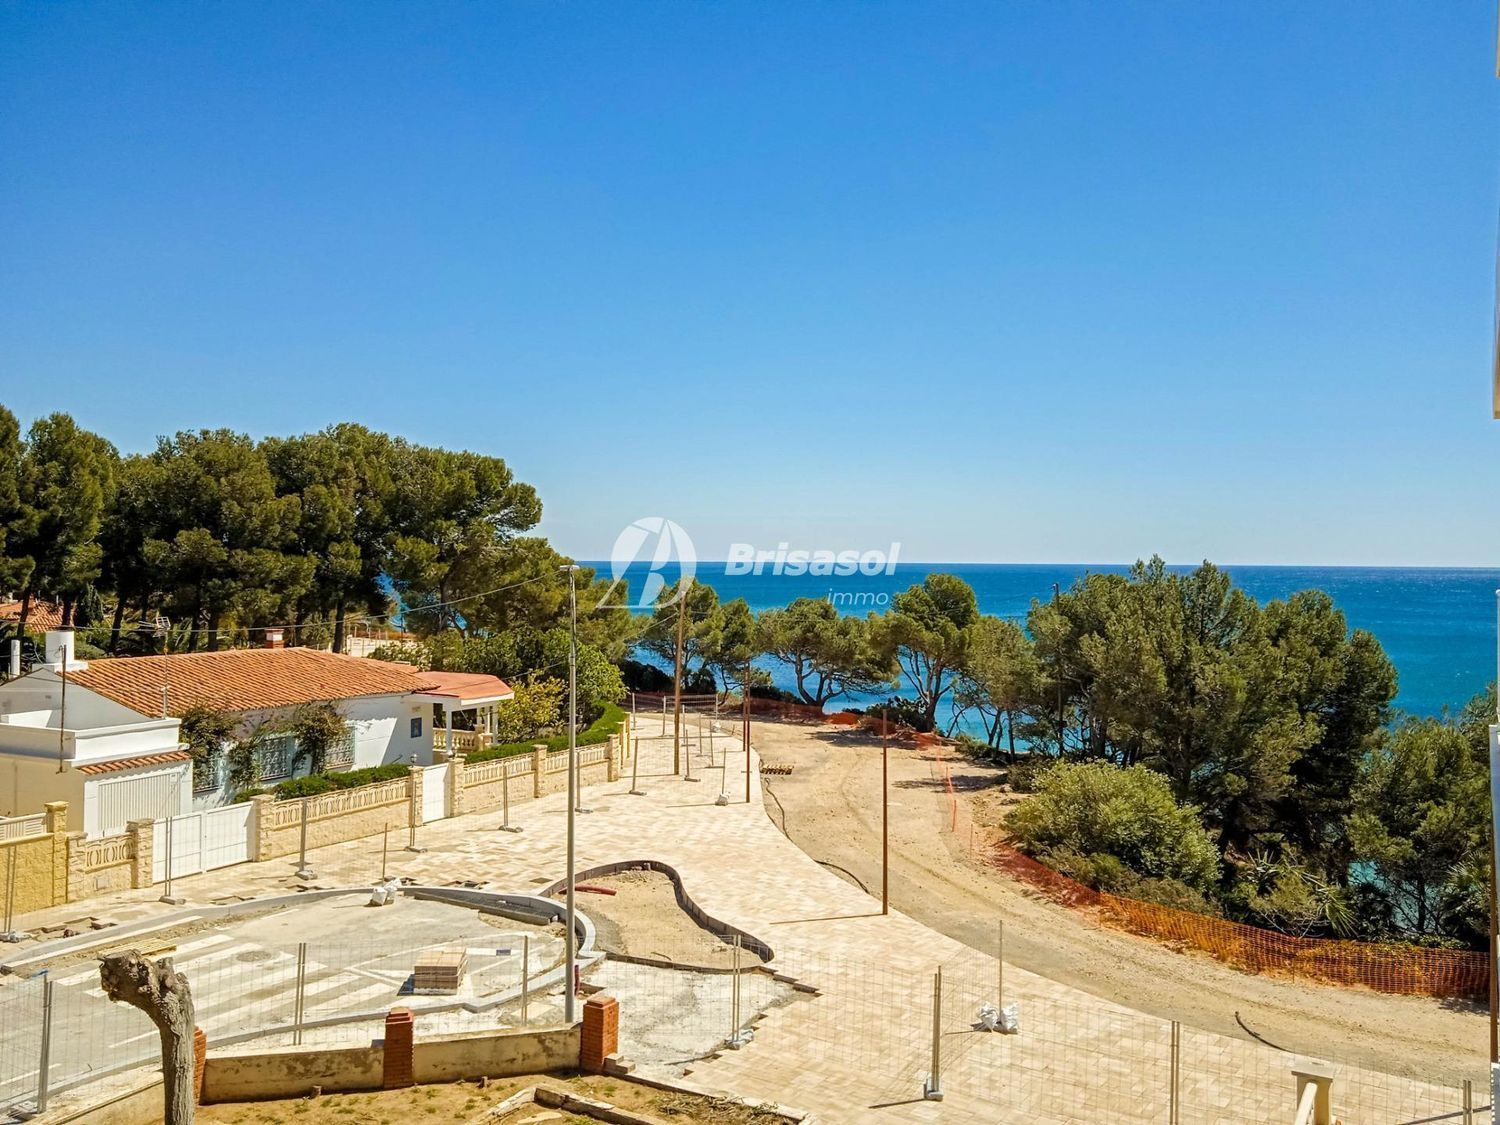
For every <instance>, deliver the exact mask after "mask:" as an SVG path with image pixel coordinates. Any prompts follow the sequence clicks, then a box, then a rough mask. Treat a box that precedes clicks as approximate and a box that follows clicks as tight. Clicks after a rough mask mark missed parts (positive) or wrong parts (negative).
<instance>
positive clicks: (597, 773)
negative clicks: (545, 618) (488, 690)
mask: <svg viewBox="0 0 1500 1125" xmlns="http://www.w3.org/2000/svg"><path fill="white" fill-rule="evenodd" d="M633 750H634V746H633V743H632V739H631V737H630V730H629V723H628V722H624V723H621V724H620V731H619V733H618V734H616V735H613V736H611V737H610V739H609V741H608V742H606V743H601V744H599V745H596V746H583V747H580V748H579V751H578V757H579V769H578V774H579V781H580V783H581V784H583V785H597V784H601V783H603V782H606V781H613V780H616V779H617V778H619V777H621V776H623V775H624V773H625V771H627V770H628V769H629V756H630V754H631V753H632V752H633ZM423 778H424V773H423V771H422V770H420V769H417V770H413V771H412V773H411V774H410V775H409V776H408V777H405V778H397V779H395V780H393V781H381V782H376V783H375V784H373V785H364V786H361V787H360V788H358V789H342V790H337V791H335V792H332V793H323V794H320V795H318V796H316V797H307V798H294V799H292V800H286V801H278V800H276V799H275V798H274V797H272V796H270V795H269V794H261V795H259V796H256V797H252V798H250V800H251V803H252V804H253V805H254V808H253V809H252V810H251V813H250V822H251V829H252V832H253V846H252V848H251V859H252V861H260V862H263V861H265V860H269V859H275V858H278V857H280V856H288V855H295V854H297V852H298V850H299V848H300V847H301V842H302V821H303V816H304V806H305V815H306V818H307V846H308V848H309V849H313V848H320V847H324V846H326V845H328V844H337V843H342V842H344V841H346V840H358V839H365V838H369V837H374V836H379V835H381V833H382V832H383V831H384V830H385V829H386V828H390V829H392V830H400V831H406V830H407V829H408V828H409V826H410V824H411V819H412V816H413V814H415V816H416V819H417V823H418V824H421V823H422V820H421V816H422V814H421V809H422V785H423ZM447 783H448V800H447V806H448V809H449V811H450V815H451V816H463V815H466V814H468V813H479V812H491V811H493V810H495V809H498V808H500V807H501V805H502V803H503V800H504V795H505V788H506V787H507V786H508V787H509V789H510V801H511V804H512V805H517V804H524V803H525V802H527V801H530V800H534V799H535V798H537V797H540V796H543V795H545V794H548V793H559V792H562V791H563V790H565V789H567V787H568V755H567V752H566V751H559V752H555V753H549V752H547V750H546V748H545V747H538V748H537V749H536V750H534V751H532V752H531V753H530V754H526V755H521V756H519V757H515V758H500V759H496V760H494V761H489V762H476V763H473V764H470V763H469V762H467V761H466V760H465V759H464V756H463V755H462V754H459V755H456V756H455V757H454V758H453V761H452V762H451V764H450V765H449V768H448V782H447ZM39 827H40V828H41V829H42V831H40V832H37V833H36V834H34V835H31V836H26V837H22V838H20V839H16V840H0V888H3V884H4V880H5V878H6V874H5V873H6V871H7V870H8V868H7V864H8V863H10V862H12V861H11V860H9V859H8V858H7V857H8V855H9V854H10V853H11V852H14V856H15V858H14V861H13V862H14V864H15V868H14V870H15V906H14V910H15V913H16V915H17V916H19V915H22V914H26V913H29V912H31V911H34V910H43V909H46V908H47V907H49V906H58V905H61V904H62V903H65V902H77V901H79V900H83V899H87V898H90V897H92V896H94V895H101V894H108V893H111V892H113V891H122V890H128V889H130V888H140V887H149V886H151V884H152V882H153V880H152V870H151V868H152V864H151V859H152V854H151V853H152V847H153V842H154V838H155V837H154V828H153V823H152V822H151V821H150V820H137V821H132V822H131V823H130V824H129V825H127V827H126V830H125V832H124V833H123V834H121V835H118V836H108V837H104V838H102V839H96V840H89V839H86V838H85V837H84V835H83V833H81V832H71V833H70V832H69V831H68V804H67V802H66V801H54V802H52V803H51V804H49V805H48V806H47V809H46V813H45V814H44V815H43V816H42V817H41V818H40V820H39ZM0 893H3V891H0Z"/></svg>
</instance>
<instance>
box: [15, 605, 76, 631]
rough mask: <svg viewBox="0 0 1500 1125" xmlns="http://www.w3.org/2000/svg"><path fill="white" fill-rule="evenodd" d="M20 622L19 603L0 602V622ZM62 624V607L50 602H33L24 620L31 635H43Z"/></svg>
mask: <svg viewBox="0 0 1500 1125" xmlns="http://www.w3.org/2000/svg"><path fill="white" fill-rule="evenodd" d="M19 620H21V603H20V602H0V621H9V622H16V621H19ZM61 624H62V606H60V605H53V604H51V603H50V602H40V601H33V602H32V603H31V615H30V616H29V617H27V618H26V628H27V629H28V630H30V631H31V632H33V633H45V632H46V631H47V630H48V629H56V628H57V627H58V626H59V625H61Z"/></svg>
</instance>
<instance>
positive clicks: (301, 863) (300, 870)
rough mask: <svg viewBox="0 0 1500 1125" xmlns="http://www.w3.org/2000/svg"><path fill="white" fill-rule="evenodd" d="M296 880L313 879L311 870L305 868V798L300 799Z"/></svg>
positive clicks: (307, 867)
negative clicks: (299, 835) (300, 810)
mask: <svg viewBox="0 0 1500 1125" xmlns="http://www.w3.org/2000/svg"><path fill="white" fill-rule="evenodd" d="M294 874H295V876H296V878H298V879H302V880H303V881H306V880H308V879H312V878H315V876H314V875H313V871H312V868H311V867H309V866H307V798H306V797H303V798H302V835H301V840H300V842H299V843H298V845H297V870H296V872H295V873H294Z"/></svg>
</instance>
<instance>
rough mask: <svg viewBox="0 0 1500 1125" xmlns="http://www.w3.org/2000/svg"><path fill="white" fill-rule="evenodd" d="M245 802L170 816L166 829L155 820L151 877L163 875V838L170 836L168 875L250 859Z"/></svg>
mask: <svg viewBox="0 0 1500 1125" xmlns="http://www.w3.org/2000/svg"><path fill="white" fill-rule="evenodd" d="M250 809H251V805H250V802H249V801H246V802H244V803H243V804H239V805H227V806H226V807H224V808H222V809H209V810H208V811H207V812H196V813H187V814H185V815H183V816H174V817H173V818H172V823H171V825H170V828H169V826H168V824H167V822H166V821H165V820H158V821H157V822H156V825H155V831H154V833H153V835H152V842H151V878H152V880H153V881H154V882H158V883H159V882H161V881H162V880H164V879H166V877H167V840H168V837H170V838H171V850H172V878H174V879H176V878H178V877H179V876H182V875H196V874H197V873H198V872H200V871H213V870H214V869H215V868H219V867H228V866H230V865H231V864H235V863H245V862H246V861H248V860H249V858H250Z"/></svg>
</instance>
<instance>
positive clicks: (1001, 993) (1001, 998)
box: [995, 918, 1005, 1011]
mask: <svg viewBox="0 0 1500 1125" xmlns="http://www.w3.org/2000/svg"><path fill="white" fill-rule="evenodd" d="M1004 1007H1005V919H1003V918H1002V919H1000V921H998V922H996V923H995V1010H996V1011H999V1010H1001V1009H1003V1008H1004Z"/></svg>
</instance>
